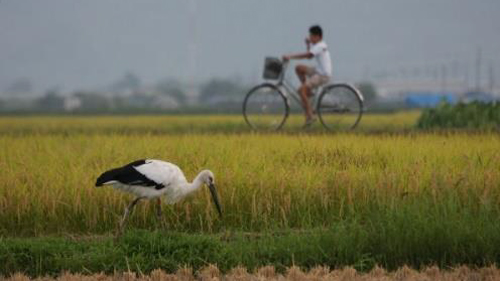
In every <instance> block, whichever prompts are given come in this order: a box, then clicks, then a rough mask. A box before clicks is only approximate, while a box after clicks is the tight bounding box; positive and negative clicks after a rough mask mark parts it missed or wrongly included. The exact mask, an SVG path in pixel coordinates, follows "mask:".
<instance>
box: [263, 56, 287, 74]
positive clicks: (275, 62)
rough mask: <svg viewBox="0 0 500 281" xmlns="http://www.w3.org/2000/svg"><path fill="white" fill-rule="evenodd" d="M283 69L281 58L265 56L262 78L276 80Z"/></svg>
mask: <svg viewBox="0 0 500 281" xmlns="http://www.w3.org/2000/svg"><path fill="white" fill-rule="evenodd" d="M282 71H283V64H282V63H281V60H280V59H278V58H271V57H268V58H266V61H265V65H264V73H263V75H262V76H263V77H264V79H269V80H276V79H278V78H279V77H280V75H281V72H282Z"/></svg>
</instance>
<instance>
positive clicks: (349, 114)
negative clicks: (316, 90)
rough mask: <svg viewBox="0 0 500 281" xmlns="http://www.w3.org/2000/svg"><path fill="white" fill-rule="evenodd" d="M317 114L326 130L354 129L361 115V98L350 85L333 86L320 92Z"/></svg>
mask: <svg viewBox="0 0 500 281" xmlns="http://www.w3.org/2000/svg"><path fill="white" fill-rule="evenodd" d="M317 112H318V116H319V119H320V120H321V123H322V124H323V126H325V128H327V129H328V130H332V131H340V130H347V129H354V128H355V127H356V125H358V123H359V121H360V120H361V115H362V114H363V97H362V95H361V93H360V92H359V91H358V90H357V89H356V88H354V87H353V86H351V85H348V84H334V85H331V86H328V87H326V88H325V89H324V90H323V91H322V93H321V95H320V97H319V101H318V107H317Z"/></svg>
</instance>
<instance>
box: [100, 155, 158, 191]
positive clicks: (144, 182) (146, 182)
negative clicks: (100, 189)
mask: <svg viewBox="0 0 500 281" xmlns="http://www.w3.org/2000/svg"><path fill="white" fill-rule="evenodd" d="M144 164H146V160H145V159H142V160H137V161H134V162H132V163H130V164H127V165H125V166H123V167H120V168H116V169H112V170H109V171H106V172H104V173H103V174H102V175H100V176H99V177H98V178H97V181H96V183H95V186H102V185H103V184H105V183H107V182H110V181H117V182H120V183H122V184H127V185H138V186H151V187H154V188H155V189H162V188H164V187H165V186H164V185H163V184H161V183H158V182H155V181H154V180H152V179H150V178H148V177H147V176H146V175H144V174H142V173H140V172H139V171H137V170H136V169H135V168H134V167H139V166H141V165H144Z"/></svg>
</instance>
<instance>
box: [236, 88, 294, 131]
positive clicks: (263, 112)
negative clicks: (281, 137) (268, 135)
mask: <svg viewBox="0 0 500 281" xmlns="http://www.w3.org/2000/svg"><path fill="white" fill-rule="evenodd" d="M288 112H289V107H288V101H287V98H286V97H285V95H284V94H283V93H282V92H281V90H280V89H279V88H278V87H276V86H275V85H273V84H267V83H266V84H261V85H259V86H256V87H255V88H253V89H251V90H250V91H249V92H248V94H247V95H246V97H245V101H244V102H243V116H244V117H245V121H246V122H247V124H248V125H249V126H250V127H252V128H253V129H255V130H267V131H275V130H279V129H280V128H281V127H282V126H283V124H285V121H286V119H287V117H288Z"/></svg>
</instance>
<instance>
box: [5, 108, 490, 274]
mask: <svg viewBox="0 0 500 281" xmlns="http://www.w3.org/2000/svg"><path fill="white" fill-rule="evenodd" d="M418 116H419V113H418V112H409V113H397V114H387V115H367V116H365V117H363V120H362V122H361V125H360V127H359V128H358V129H356V130H355V131H351V132H337V133H328V132H326V131H325V130H324V129H322V128H321V126H320V125H319V124H316V125H315V126H314V127H313V128H311V129H308V130H301V129H300V126H301V122H302V117H301V116H292V118H291V119H290V120H289V122H288V123H287V125H286V127H285V130H284V131H283V132H281V133H256V132H251V131H250V130H249V129H248V128H247V127H246V125H245V124H244V121H243V119H242V117H241V116H185V117H184V116H139V117H136V116H77V117H75V116H66V117H57V116H29V117H14V116H13V117H1V118H0V178H1V179H2V181H1V182H0V210H1V212H0V253H1V250H2V249H4V250H5V249H7V250H5V253H10V252H12V251H14V250H12V249H11V248H8V245H7V244H8V243H10V242H8V241H10V240H9V239H11V238H14V237H24V238H23V239H27V240H29V239H34V238H37V237H46V236H50V237H68V236H70V237H80V236H82V237H87V236H89V237H94V236H97V237H100V236H104V237H109V236H112V235H113V233H114V232H115V230H116V227H117V224H118V221H119V218H120V216H121V215H122V212H123V209H124V207H125V206H126V205H127V204H128V203H129V201H130V200H131V199H133V197H132V196H130V195H127V194H122V193H119V192H117V191H116V190H112V189H111V188H95V187H94V183H95V179H96V177H97V176H98V175H99V174H100V173H101V172H103V171H105V170H107V169H109V168H112V167H117V166H121V165H123V164H126V163H129V162H131V161H133V160H136V159H142V158H155V159H163V160H167V161H170V162H173V163H176V164H177V165H179V166H180V167H181V169H183V171H184V172H185V174H186V177H187V178H188V180H191V179H192V178H193V177H194V176H195V175H196V174H197V173H198V172H199V171H200V170H202V169H207V168H208V169H211V170H212V171H213V172H214V174H215V181H216V184H217V187H218V191H219V194H220V199H221V203H222V206H223V209H224V216H223V217H222V218H219V217H218V216H217V213H216V211H215V209H214V208H213V206H212V202H211V200H210V196H209V193H208V190H202V191H201V192H198V193H197V194H194V195H193V196H192V197H191V198H189V199H187V200H184V201H181V202H180V203H178V204H176V205H173V206H169V205H164V206H163V213H164V220H165V228H162V227H161V226H160V225H159V224H158V222H157V221H156V218H155V216H154V208H153V207H154V206H153V204H152V203H147V202H141V203H140V204H139V205H138V206H137V208H136V210H135V211H134V213H133V215H132V216H131V218H130V222H129V228H130V229H131V230H133V229H142V230H144V231H165V232H166V233H169V232H175V233H184V234H185V235H208V236H210V235H215V237H218V238H216V239H219V240H221V241H224V239H225V238H224V237H225V236H227V235H229V236H231V235H237V236H238V235H239V236H245V237H253V238H252V239H257V240H258V239H259V238H258V237H259V236H260V235H262V234H264V235H271V236H278V237H279V236H280V234H279V233H280V232H282V231H285V232H289V233H293V235H292V236H294V237H299V238H297V239H299V240H300V239H302V238H300V237H304V235H303V233H305V234H307V233H309V232H310V231H313V232H314V233H327V234H329V235H330V234H331V236H328V237H329V238H327V240H328V239H331V240H328V243H330V244H328V246H332V247H336V249H337V250H338V249H343V250H342V251H352V252H353V253H355V257H352V258H351V257H350V256H349V253H347V252H338V251H337V252H335V253H336V254H335V255H338V256H335V257H331V259H328V255H326V258H325V259H324V262H322V265H324V264H327V265H328V266H335V265H338V264H342V265H349V264H350V263H356V262H363V260H365V261H368V262H367V264H369V266H361V267H358V268H362V269H369V268H370V267H372V266H373V265H374V264H380V265H381V266H384V267H387V268H388V269H395V268H397V267H398V266H402V265H404V264H410V265H412V266H417V267H418V266H423V265H434V264H437V265H439V266H452V265H459V264H468V265H473V266H475V265H477V266H485V265H489V264H492V263H495V262H500V252H499V251H498V250H497V249H500V235H499V233H500V221H499V220H498V218H499V217H500V186H499V183H500V171H499V167H500V149H499V148H500V135H499V134H498V133H496V132H492V131H490V132H473V133H471V132H460V131H453V132H451V131H441V132H422V131H417V130H415V129H414V124H415V122H416V120H417V118H418ZM287 235H288V234H287ZM306 236H307V235H306ZM2 237H3V238H2ZM255 237H257V238H255ZM183 239H184V238H183ZM293 239H295V238H293ZM293 239H292V240H293ZM325 239H326V238H325ZM278 240H279V239H278ZM278 240H276V241H274V240H273V242H272V243H269V246H270V247H272V245H276V247H277V249H278V248H280V247H281V246H280V245H281V244H280V243H282V244H283V243H284V242H280V241H281V240H279V241H278ZM299 240H297V241H299ZM300 241H306V240H304V239H302V240H300ZM2 243H4V244H3V248H2ZM242 243H243V242H242ZM314 243H316V244H317V245H318V247H319V248H321V245H322V243H325V241H324V240H321V239H319V240H317V241H316V240H314ZM314 243H313V244H314ZM316 244H315V245H316ZM292 245H293V243H292ZM221 247H223V246H221ZM287 247H288V246H287ZM316 251H319V250H318V249H317V250H316ZM339 251H340V250H339ZM320 252H321V251H320ZM327 252H328V251H327ZM286 253H287V252H286V251H285V252H284V253H283V255H285V256H286V255H287V254H286ZM288 253H289V252H288ZM308 253H310V254H311V255H314V251H313V250H311V251H310V252H308ZM275 254H276V253H273V254H272V255H275ZM299 254H300V253H297V255H299ZM236 256H237V255H236ZM236 256H235V259H236V260H237V258H236ZM277 256H279V255H277ZM320 256H321V255H320ZM348 256H349V257H348ZM273 257H274V256H273ZM17 258H19V257H17V256H12V257H8V258H5V259H4V260H2V258H1V257H0V262H4V264H5V262H8V261H11V262H13V263H15V262H19V263H20V264H22V262H21V261H20V260H17ZM286 260H288V259H286ZM313 260H314V259H313ZM269 261H270V263H274V262H276V260H275V259H274V258H273V259H269ZM293 262H294V261H293V259H291V260H290V261H289V264H287V262H284V263H283V266H291V265H293V264H294V263H293ZM302 262H303V263H305V264H306V267H307V268H312V267H313V266H314V265H313V264H312V263H308V262H307V258H304V260H303V261H302ZM319 262H321V261H319ZM236 264H241V265H244V266H246V264H245V261H244V260H241V262H240V263H238V262H236ZM299 265H302V264H299ZM200 266H201V265H200ZM219 266H220V264H219ZM0 267H1V266H0ZM11 268H17V267H15V266H13V267H11ZM96 268H97V267H96ZM77 271H78V270H77ZM2 272H4V273H5V271H2V270H0V274H1V273H2ZM42 273H43V272H38V273H37V274H42Z"/></svg>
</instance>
